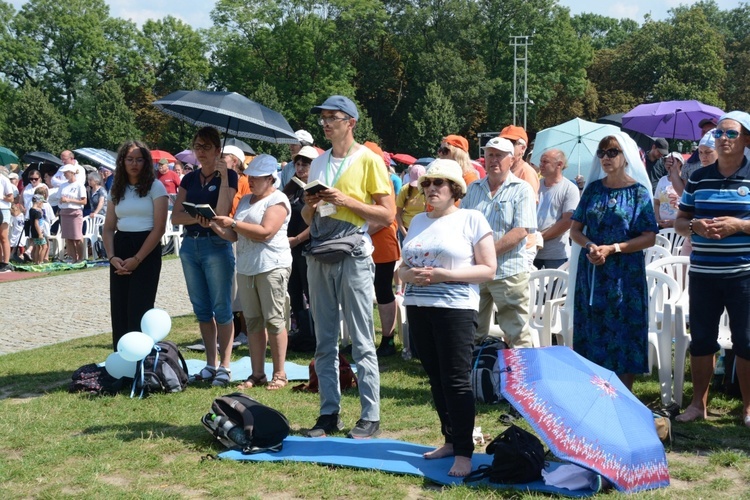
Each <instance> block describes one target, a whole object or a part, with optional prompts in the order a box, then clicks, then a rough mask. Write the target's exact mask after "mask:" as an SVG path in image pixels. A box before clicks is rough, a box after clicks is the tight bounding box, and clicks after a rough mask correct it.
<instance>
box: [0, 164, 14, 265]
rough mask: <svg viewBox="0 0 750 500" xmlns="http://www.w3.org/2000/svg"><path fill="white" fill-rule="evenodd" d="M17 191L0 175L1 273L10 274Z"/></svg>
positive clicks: (8, 180)
mask: <svg viewBox="0 0 750 500" xmlns="http://www.w3.org/2000/svg"><path fill="white" fill-rule="evenodd" d="M14 197H15V191H14V190H13V185H12V184H11V182H10V179H8V178H7V177H6V176H4V175H2V174H0V273H6V272H10V271H11V270H12V269H11V268H10V239H9V236H8V228H9V227H10V222H11V219H10V205H11V203H13V198H14Z"/></svg>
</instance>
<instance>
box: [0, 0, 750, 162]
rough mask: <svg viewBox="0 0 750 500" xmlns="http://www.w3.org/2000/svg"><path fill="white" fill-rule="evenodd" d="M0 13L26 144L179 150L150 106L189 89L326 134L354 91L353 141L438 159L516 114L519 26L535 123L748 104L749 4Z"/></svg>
mask: <svg viewBox="0 0 750 500" xmlns="http://www.w3.org/2000/svg"><path fill="white" fill-rule="evenodd" d="M176 14H177V13H176ZM207 15H209V14H208V13H207ZM0 16H1V17H2V18H3V20H4V24H3V26H0V103H2V106H0V144H2V145H4V146H6V147H9V148H10V149H12V150H13V151H15V152H16V153H17V154H19V155H22V154H23V153H25V152H29V151H34V150H43V151H49V152H52V153H55V154H57V153H59V152H60V151H61V150H63V149H67V148H70V147H99V148H106V149H116V148H117V147H118V146H119V145H120V144H121V143H122V142H123V141H124V140H125V139H127V138H133V137H137V138H141V139H143V140H145V141H146V142H147V143H149V144H150V145H151V146H152V147H154V148H158V149H166V150H169V151H172V152H177V151H180V150H182V149H185V148H186V147H187V146H188V145H189V140H190V137H191V136H192V133H193V131H194V129H193V128H192V127H190V126H188V125H186V124H184V123H181V122H179V121H177V120H175V119H172V118H169V117H167V116H166V115H164V114H162V113H161V112H159V111H158V110H157V109H156V108H154V107H153V106H152V105H151V103H152V102H153V101H154V100H156V99H158V98H160V97H163V96H165V95H166V94H168V93H170V92H173V91H175V90H181V89H185V90H193V89H209V90H230V91H236V92H239V93H241V94H243V95H245V96H247V97H249V98H251V99H253V100H256V101H258V102H260V103H262V104H264V105H265V106H268V107H270V108H272V109H274V110H276V111H279V112H280V113H282V114H283V115H284V116H285V117H286V118H287V120H288V121H289V123H290V125H291V126H292V128H293V129H295V130H296V129H298V128H305V129H307V130H309V131H310V132H311V133H312V134H313V136H314V137H315V138H316V139H317V140H318V142H320V143H321V144H322V145H325V141H324V137H323V134H322V131H321V130H320V127H319V126H317V125H316V124H315V122H314V117H312V116H310V115H309V113H308V112H309V109H310V108H311V107H312V106H314V105H316V104H319V103H320V102H322V100H323V99H325V98H326V97H327V96H329V95H331V94H344V95H347V96H350V97H352V98H354V100H355V101H356V102H357V103H358V105H359V107H360V118H361V119H360V123H359V125H358V128H357V136H358V139H360V140H373V141H376V142H378V143H379V144H381V145H382V146H383V148H384V149H385V150H388V151H394V152H408V153H410V154H413V155H415V156H433V155H434V150H435V147H436V146H437V144H438V143H439V141H440V138H441V137H443V136H444V135H446V134H449V133H459V134H461V135H464V136H466V137H467V138H469V140H470V141H474V145H475V146H476V134H477V133H479V132H484V131H496V130H500V129H501V128H502V127H503V126H505V125H507V124H509V123H511V121H512V118H513V107H512V99H513V95H512V94H513V92H512V89H513V66H514V64H513V63H514V54H513V47H511V46H510V45H509V42H510V39H511V37H512V36H519V35H528V36H530V39H529V40H530V43H531V45H530V46H529V47H528V95H529V98H530V99H531V100H532V101H533V105H529V107H528V119H527V128H528V129H529V131H530V132H532V133H533V132H535V131H538V130H541V129H543V128H546V127H549V126H552V125H555V124H558V123H561V122H563V121H566V120H569V119H571V118H573V117H581V118H583V119H587V120H592V121H595V120H596V119H597V118H599V117H601V116H604V115H608V114H613V113H619V112H624V111H628V110H630V109H632V108H633V107H634V106H636V105H637V104H640V103H643V102H656V101H663V100H673V99H698V100H701V101H703V102H704V103H706V104H712V105H715V106H718V107H720V108H723V109H729V108H731V109H744V110H747V109H750V94H749V93H748V91H747V84H745V83H744V82H745V76H746V75H747V74H748V73H750V71H748V70H750V6H749V4H747V3H740V4H738V6H737V7H736V8H734V9H731V10H721V9H720V8H719V7H718V6H717V4H716V3H715V2H714V1H713V0H708V1H701V2H698V3H696V4H693V5H691V6H681V7H677V8H674V9H671V10H669V11H668V17H667V18H666V19H665V20H663V21H655V20H653V19H651V18H650V17H649V16H646V17H645V18H644V20H643V23H642V24H638V23H637V22H635V21H632V20H628V19H614V18H610V17H605V16H600V15H596V14H581V15H576V16H571V14H570V11H569V10H568V9H567V8H565V7H562V6H560V5H559V4H558V2H557V0H332V1H323V2H321V1H310V0H218V1H217V3H216V6H215V8H214V9H213V10H212V11H211V12H210V20H211V22H212V27H211V28H209V29H194V28H192V27H191V26H189V25H187V24H186V23H184V22H183V21H181V20H179V19H178V18H177V17H174V16H167V17H165V18H163V19H160V20H149V21H146V22H145V23H144V24H143V26H142V27H141V28H138V27H137V26H136V25H135V24H134V23H133V22H132V21H128V20H123V19H119V18H113V17H111V16H110V13H109V7H108V6H107V5H106V3H105V2H104V0H68V1H66V2H59V1H57V0H30V1H29V2H28V3H26V4H24V5H23V6H22V7H21V9H20V10H18V11H16V10H15V9H14V8H13V6H12V5H11V4H9V3H6V2H4V1H2V0H0ZM253 146H254V148H255V149H256V151H259V152H267V153H271V154H276V155H277V157H279V158H280V159H284V157H285V156H288V151H287V148H286V147H283V146H279V145H273V144H268V143H253ZM256 146H257V147H256Z"/></svg>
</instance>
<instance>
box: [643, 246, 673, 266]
mask: <svg viewBox="0 0 750 500" xmlns="http://www.w3.org/2000/svg"><path fill="white" fill-rule="evenodd" d="M643 256H644V258H645V259H646V265H649V264H651V263H652V262H655V261H657V260H660V259H666V258H667V257H671V256H672V254H671V253H669V250H667V249H666V248H664V247H662V246H659V245H654V246H652V247H649V248H647V249H646V250H644V251H643Z"/></svg>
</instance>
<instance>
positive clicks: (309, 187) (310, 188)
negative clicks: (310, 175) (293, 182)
mask: <svg viewBox="0 0 750 500" xmlns="http://www.w3.org/2000/svg"><path fill="white" fill-rule="evenodd" d="M292 179H294V177H292ZM298 180H299V179H298ZM299 182H300V183H301V182H302V181H299ZM298 184H299V183H298ZM300 187H302V189H304V190H305V192H306V193H307V194H318V193H319V192H320V191H325V190H326V189H331V187H330V186H326V185H325V184H324V183H322V182H320V181H312V182H308V183H307V184H305V185H303V186H300Z"/></svg>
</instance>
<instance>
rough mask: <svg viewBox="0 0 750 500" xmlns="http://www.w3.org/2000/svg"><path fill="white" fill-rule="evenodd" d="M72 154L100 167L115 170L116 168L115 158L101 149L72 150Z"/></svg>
mask: <svg viewBox="0 0 750 500" xmlns="http://www.w3.org/2000/svg"><path fill="white" fill-rule="evenodd" d="M73 152H74V153H76V154H77V155H80V156H82V157H84V158H86V159H87V160H88V161H90V162H93V163H96V164H97V165H99V166H101V167H105V168H108V169H110V170H115V169H116V168H117V165H116V160H115V158H114V157H113V156H112V155H111V154H109V153H108V152H106V151H105V150H103V149H97V148H79V149H74V150H73Z"/></svg>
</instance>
